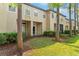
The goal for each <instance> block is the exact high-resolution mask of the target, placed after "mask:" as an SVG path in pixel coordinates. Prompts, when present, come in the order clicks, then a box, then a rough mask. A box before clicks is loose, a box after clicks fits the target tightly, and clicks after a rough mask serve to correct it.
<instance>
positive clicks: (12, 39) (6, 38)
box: [0, 32, 26, 44]
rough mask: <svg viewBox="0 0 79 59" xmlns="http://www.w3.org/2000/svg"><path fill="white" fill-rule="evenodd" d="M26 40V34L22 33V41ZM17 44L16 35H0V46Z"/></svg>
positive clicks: (12, 33)
mask: <svg viewBox="0 0 79 59" xmlns="http://www.w3.org/2000/svg"><path fill="white" fill-rule="evenodd" d="M25 40H26V34H25V33H23V41H25ZM16 42H17V33H16V32H11V33H0V44H5V43H6V44H10V43H16Z"/></svg>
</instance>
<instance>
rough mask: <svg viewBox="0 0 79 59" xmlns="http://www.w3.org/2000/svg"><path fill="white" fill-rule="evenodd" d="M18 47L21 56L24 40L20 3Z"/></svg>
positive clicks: (19, 4) (20, 6)
mask: <svg viewBox="0 0 79 59" xmlns="http://www.w3.org/2000/svg"><path fill="white" fill-rule="evenodd" d="M17 17H18V18H17V47H18V52H19V55H22V50H23V38H22V5H21V3H18V8H17Z"/></svg>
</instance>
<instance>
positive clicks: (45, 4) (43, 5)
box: [32, 3, 74, 19]
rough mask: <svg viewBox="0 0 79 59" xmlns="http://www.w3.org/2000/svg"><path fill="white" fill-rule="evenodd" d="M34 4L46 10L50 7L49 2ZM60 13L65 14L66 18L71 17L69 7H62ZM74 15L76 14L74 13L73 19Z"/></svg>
mask: <svg viewBox="0 0 79 59" xmlns="http://www.w3.org/2000/svg"><path fill="white" fill-rule="evenodd" d="M32 5H34V6H37V7H39V8H42V9H44V10H47V9H48V4H47V3H32ZM64 7H65V5H64ZM60 13H61V14H63V15H65V16H66V18H69V16H68V15H69V14H68V10H67V9H65V8H60ZM73 16H74V15H72V19H74V17H73Z"/></svg>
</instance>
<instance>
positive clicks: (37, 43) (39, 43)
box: [30, 37, 56, 49]
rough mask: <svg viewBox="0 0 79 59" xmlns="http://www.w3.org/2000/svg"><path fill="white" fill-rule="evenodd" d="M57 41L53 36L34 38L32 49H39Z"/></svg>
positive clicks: (31, 44)
mask: <svg viewBox="0 0 79 59" xmlns="http://www.w3.org/2000/svg"><path fill="white" fill-rule="evenodd" d="M55 43H56V41H54V40H53V38H48V37H47V38H34V39H31V40H30V47H31V48H32V49H39V48H43V47H46V46H50V45H52V44H55Z"/></svg>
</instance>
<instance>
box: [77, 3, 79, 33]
mask: <svg viewBox="0 0 79 59" xmlns="http://www.w3.org/2000/svg"><path fill="white" fill-rule="evenodd" d="M77 26H78V33H79V19H78V4H77Z"/></svg>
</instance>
